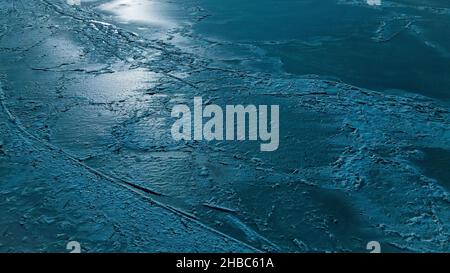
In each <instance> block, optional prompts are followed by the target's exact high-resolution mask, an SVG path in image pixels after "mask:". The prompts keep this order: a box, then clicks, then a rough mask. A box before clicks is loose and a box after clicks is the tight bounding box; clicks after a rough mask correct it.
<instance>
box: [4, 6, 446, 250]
mask: <svg viewBox="0 0 450 273" xmlns="http://www.w3.org/2000/svg"><path fill="white" fill-rule="evenodd" d="M0 3H1V4H0V15H1V16H0V21H1V26H2V27H1V28H0V39H1V40H0V74H1V75H0V77H1V78H0V82H1V91H0V98H1V107H2V111H1V112H0V116H1V117H0V128H1V129H0V194H1V200H0V207H1V210H0V236H1V237H0V251H5V252H6V251H13V252H18V251H51V252H54V251H56V252H64V251H66V250H65V245H66V243H67V242H68V241H70V240H76V241H79V242H80V243H81V245H82V248H83V251H88V252H108V251H131V252H142V251H148V252H165V251H169V252H171V251H182V252H198V251H202V252H205V251H219V252H228V251H233V252H246V251H288V252H296V251H321V252H322V251H365V246H366V243H367V242H368V241H372V240H379V241H380V242H381V244H382V247H383V249H384V250H386V251H418V252H425V251H449V250H450V247H449V240H448V239H449V229H450V226H449V225H450V222H449V219H450V210H449V204H450V196H449V193H448V185H446V184H443V183H442V182H440V181H438V180H436V179H434V178H431V177H429V176H427V175H426V174H425V172H424V170H423V169H421V168H419V167H418V166H417V164H416V163H417V162H420V160H421V159H423V158H424V157H425V156H426V155H425V152H424V151H426V149H430V148H433V149H440V150H442V151H444V152H445V151H448V150H449V149H450V135H449V134H450V131H449V111H448V107H446V106H443V105H441V104H439V103H438V102H436V101H435V100H433V99H430V98H427V97H424V96H420V95H401V96H400V95H386V94H382V93H379V92H374V91H371V90H366V89H362V88H357V87H354V86H350V85H347V84H345V83H342V82H339V81H332V80H321V79H315V78H306V79H305V78H299V77H297V76H290V75H285V74H283V75H280V74H276V75H272V74H267V73H261V72H256V71H243V70H241V69H239V67H235V66H232V65H229V64H224V63H221V62H220V61H217V60H214V59H212V58H210V57H208V54H203V52H204V51H207V49H208V47H209V46H211V44H210V41H208V40H206V39H201V37H196V36H195V34H193V33H191V32H190V31H189V28H188V27H180V28H179V29H177V30H176V33H172V34H161V33H160V32H156V31H155V35H153V36H151V35H150V36H149V35H147V36H142V35H140V34H137V33H134V32H133V31H131V30H129V29H127V28H126V26H119V25H117V24H114V22H106V21H107V19H108V18H109V17H108V18H104V15H102V14H101V13H99V12H98V10H97V9H95V8H94V6H93V5H85V6H69V5H67V4H66V3H65V1H56V0H55V1H53V0H41V1H28V2H27V4H26V5H25V4H23V5H21V4H20V3H17V1H7V0H2V1H0ZM202 15H203V11H202V10H201V9H199V10H194V11H192V18H199V17H201V16H202ZM171 35H172V36H171ZM168 36H169V37H168ZM173 37H178V38H179V39H181V38H182V39H185V40H184V41H185V42H184V43H185V46H186V48H183V47H182V46H181V45H179V44H177V42H176V40H177V39H174V40H175V41H172V39H171V38H173ZM186 41H188V42H186ZM194 96H202V97H203V99H204V101H209V102H211V103H216V104H219V105H225V104H240V103H242V104H250V103H251V104H279V105H281V120H280V121H281V124H280V128H281V139H280V148H279V149H278V150H277V151H276V152H273V153H260V152H259V149H258V144H257V143H252V142H242V143H238V142H217V143H216V142H211V143H207V142H186V143H184V142H176V141H173V140H172V138H171V136H170V126H171V124H172V122H173V120H172V119H171V118H170V111H171V109H172V106H173V105H175V104H178V103H182V102H185V103H190V102H191V101H192V98H193V97H194Z"/></svg>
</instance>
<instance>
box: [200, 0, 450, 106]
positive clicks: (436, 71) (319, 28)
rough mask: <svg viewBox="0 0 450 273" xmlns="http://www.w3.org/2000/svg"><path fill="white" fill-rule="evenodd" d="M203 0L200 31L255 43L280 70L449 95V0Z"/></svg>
mask: <svg viewBox="0 0 450 273" xmlns="http://www.w3.org/2000/svg"><path fill="white" fill-rule="evenodd" d="M201 2H202V4H201V5H202V7H205V9H206V10H207V12H208V13H210V14H211V16H210V17H208V18H207V19H206V20H203V21H201V22H200V23H199V24H197V25H196V30H197V31H198V32H199V33H201V34H203V35H206V36H210V37H214V38H217V39H223V40H228V41H233V42H235V43H236V42H237V43H241V44H247V45H252V46H254V45H257V46H258V47H259V48H262V49H264V50H265V57H274V58H275V59H278V60H280V61H281V68H282V70H283V71H285V72H288V73H292V74H298V75H308V74H315V75H320V76H331V77H335V78H339V79H341V80H343V81H345V82H347V83H350V84H353V85H357V86H360V87H366V88H370V89H375V90H391V89H393V90H396V89H400V90H406V91H409V92H415V93H421V94H424V95H426V96H430V97H435V98H441V99H446V100H447V99H448V98H450V77H449V74H450V53H449V52H450V31H449V29H448V25H449V24H450V3H449V2H447V1H437V0H435V1H420V0H411V1H381V5H380V6H372V5H369V4H367V3H366V1H337V0H321V1H311V0H283V1H278V0H260V1H239V0H228V1H201ZM375 2H376V1H375ZM262 58H264V57H262ZM263 69H270V66H269V65H266V66H265V67H263Z"/></svg>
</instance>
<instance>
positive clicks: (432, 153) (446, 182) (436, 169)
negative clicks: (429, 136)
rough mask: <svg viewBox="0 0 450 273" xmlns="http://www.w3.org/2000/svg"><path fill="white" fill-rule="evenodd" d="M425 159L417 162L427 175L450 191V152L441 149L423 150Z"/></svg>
mask: <svg viewBox="0 0 450 273" xmlns="http://www.w3.org/2000/svg"><path fill="white" fill-rule="evenodd" d="M423 152H424V157H423V158H422V159H421V160H418V161H417V164H418V165H419V167H420V168H421V169H422V170H423V171H424V173H425V175H427V176H429V177H432V178H434V179H436V180H437V181H438V182H439V183H440V184H441V185H442V186H443V187H444V188H447V189H448V190H450V169H449V168H448V166H449V162H450V151H449V150H445V149H441V148H426V149H423Z"/></svg>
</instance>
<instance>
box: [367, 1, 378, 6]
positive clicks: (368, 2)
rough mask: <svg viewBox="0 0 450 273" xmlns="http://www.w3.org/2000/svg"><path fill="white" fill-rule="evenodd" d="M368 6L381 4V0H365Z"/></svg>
mask: <svg viewBox="0 0 450 273" xmlns="http://www.w3.org/2000/svg"><path fill="white" fill-rule="evenodd" d="M366 2H367V4H368V5H369V6H381V0H366Z"/></svg>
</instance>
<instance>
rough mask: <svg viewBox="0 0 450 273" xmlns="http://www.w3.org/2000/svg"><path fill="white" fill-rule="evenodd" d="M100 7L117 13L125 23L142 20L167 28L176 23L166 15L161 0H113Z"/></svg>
mask: <svg viewBox="0 0 450 273" xmlns="http://www.w3.org/2000/svg"><path fill="white" fill-rule="evenodd" d="M99 8H100V9H102V10H104V11H107V12H110V13H112V14H114V15H116V16H117V17H118V19H119V20H121V21H123V22H125V23H128V22H142V23H146V24H151V25H156V26H159V27H166V28H170V27H173V26H174V25H175V23H174V22H173V21H170V20H169V19H168V17H167V16H165V13H166V6H165V4H164V3H161V2H159V1H148V0H147V1H146V0H113V1H111V2H109V3H105V4H102V5H100V7H99Z"/></svg>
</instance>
